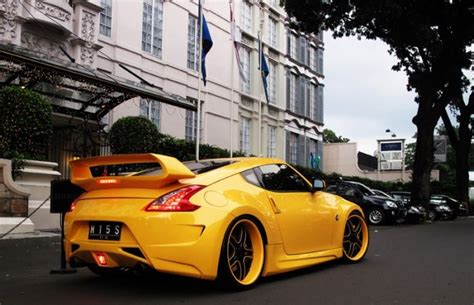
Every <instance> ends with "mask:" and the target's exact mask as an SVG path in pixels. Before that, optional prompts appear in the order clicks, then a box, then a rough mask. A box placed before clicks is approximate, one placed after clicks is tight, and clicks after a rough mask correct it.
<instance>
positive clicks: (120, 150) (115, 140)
mask: <svg viewBox="0 0 474 305" xmlns="http://www.w3.org/2000/svg"><path fill="white" fill-rule="evenodd" d="M158 137H159V133H158V129H157V128H156V126H155V124H153V123H152V122H151V121H150V120H148V119H147V118H144V117H139V116H129V117H124V118H121V119H119V120H117V121H116V122H115V123H114V124H113V125H112V127H111V128H110V146H111V148H112V153H114V154H137V153H152V152H155V148H156V146H157V143H158Z"/></svg>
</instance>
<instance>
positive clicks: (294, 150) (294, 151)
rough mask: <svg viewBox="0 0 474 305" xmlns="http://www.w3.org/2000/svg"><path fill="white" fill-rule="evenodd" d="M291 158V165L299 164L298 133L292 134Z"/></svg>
mask: <svg viewBox="0 0 474 305" xmlns="http://www.w3.org/2000/svg"><path fill="white" fill-rule="evenodd" d="M289 151H290V157H289V159H288V160H289V162H290V163H291V164H298V135H297V134H296V133H290V150H289Z"/></svg>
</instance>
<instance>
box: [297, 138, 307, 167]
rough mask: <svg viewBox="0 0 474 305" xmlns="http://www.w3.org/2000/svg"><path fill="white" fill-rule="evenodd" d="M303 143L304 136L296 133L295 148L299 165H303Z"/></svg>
mask: <svg viewBox="0 0 474 305" xmlns="http://www.w3.org/2000/svg"><path fill="white" fill-rule="evenodd" d="M304 145H305V137H304V136H302V135H298V149H297V158H296V160H297V163H298V165H300V166H304V163H305V162H304V161H305V160H304V154H305V151H304Z"/></svg>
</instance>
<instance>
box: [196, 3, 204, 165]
mask: <svg viewBox="0 0 474 305" xmlns="http://www.w3.org/2000/svg"><path fill="white" fill-rule="evenodd" d="M198 6H199V36H198V39H199V52H198V66H199V68H198V96H197V114H196V115H197V124H196V125H197V126H196V128H197V130H196V161H199V144H200V143H199V142H200V137H201V81H202V28H203V22H202V20H203V9H202V4H201V0H199V4H198Z"/></svg>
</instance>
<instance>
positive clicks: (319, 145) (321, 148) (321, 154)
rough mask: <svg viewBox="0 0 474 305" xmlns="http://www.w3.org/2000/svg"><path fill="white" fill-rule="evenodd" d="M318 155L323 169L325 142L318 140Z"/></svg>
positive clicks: (320, 166)
mask: <svg viewBox="0 0 474 305" xmlns="http://www.w3.org/2000/svg"><path fill="white" fill-rule="evenodd" d="M316 156H319V158H320V159H319V170H320V171H322V170H323V142H321V141H316Z"/></svg>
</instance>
